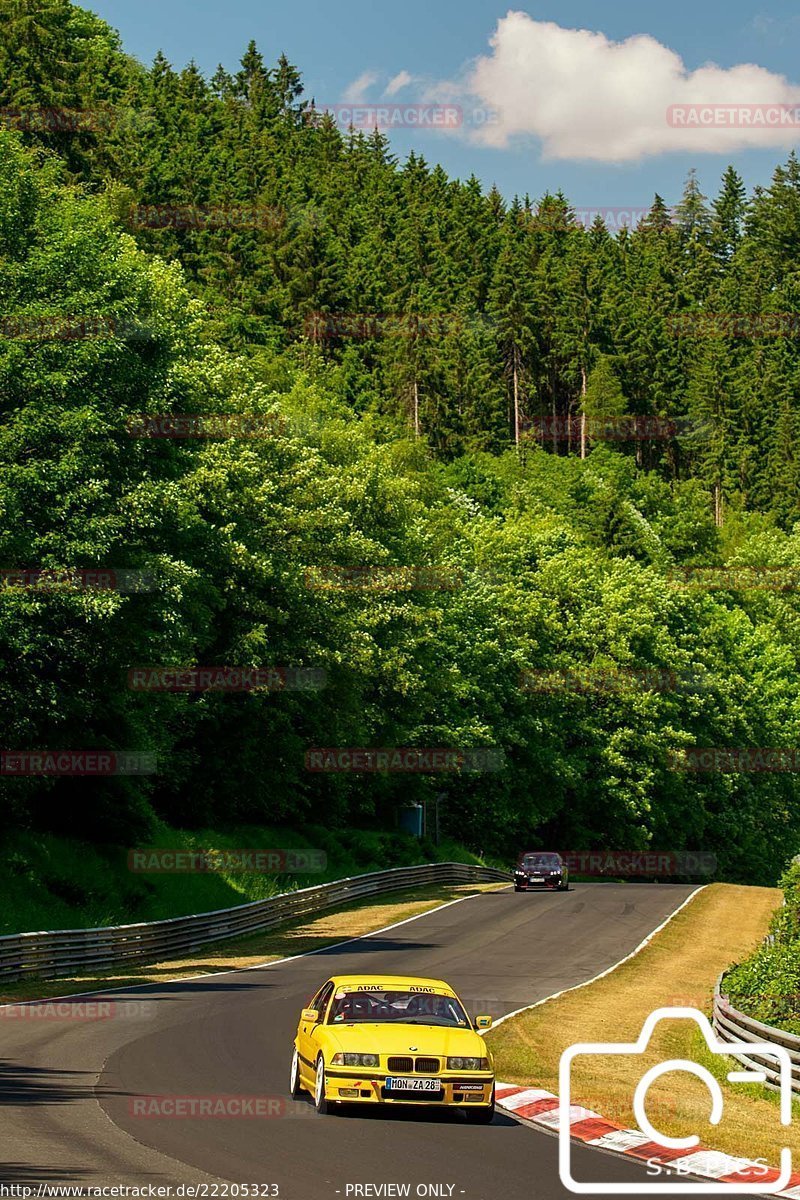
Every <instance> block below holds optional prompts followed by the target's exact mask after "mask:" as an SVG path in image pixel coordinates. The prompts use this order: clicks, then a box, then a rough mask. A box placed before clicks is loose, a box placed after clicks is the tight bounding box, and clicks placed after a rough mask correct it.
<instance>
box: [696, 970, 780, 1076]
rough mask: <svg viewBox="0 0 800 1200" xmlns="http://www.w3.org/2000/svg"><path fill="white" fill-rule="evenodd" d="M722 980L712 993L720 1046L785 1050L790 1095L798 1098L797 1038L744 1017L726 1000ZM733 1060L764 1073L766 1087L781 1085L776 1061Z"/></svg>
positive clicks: (749, 1057)
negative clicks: (744, 1044)
mask: <svg viewBox="0 0 800 1200" xmlns="http://www.w3.org/2000/svg"><path fill="white" fill-rule="evenodd" d="M722 986H723V977H722V975H720V977H719V979H718V980H717V986H716V989H715V991H714V1014H713V1026H714V1030H715V1032H716V1035H717V1037H718V1038H719V1040H720V1041H721V1042H732V1041H735V1042H772V1043H773V1044H774V1045H776V1046H784V1047H785V1048H786V1049H787V1050H788V1051H789V1057H790V1059H791V1060H792V1091H794V1092H797V1093H798V1094H800V1037H798V1036H797V1035H796V1034H793V1033H787V1032H786V1030H785V1029H775V1028H773V1026H772V1025H764V1024H762V1022H761V1021H756V1020H755V1019H754V1018H753V1017H748V1016H745V1014H744V1013H741V1012H738V1010H737V1009H735V1008H734V1007H733V1005H732V1004H731V1003H730V1001H729V1000H728V998H727V996H726V995H725V994H724V992H723V991H722ZM732 1057H733V1058H736V1059H738V1060H739V1061H740V1062H742V1063H744V1065H745V1066H747V1067H750V1069H751V1070H756V1071H763V1072H764V1074H765V1075H766V1077H767V1086H768V1087H773V1088H776V1087H778V1085H779V1083H780V1075H779V1072H778V1071H777V1069H776V1065H775V1060H774V1059H770V1058H764V1057H763V1056H760V1055H758V1054H755V1053H754V1054H752V1055H749V1054H744V1053H742V1054H733V1055H732Z"/></svg>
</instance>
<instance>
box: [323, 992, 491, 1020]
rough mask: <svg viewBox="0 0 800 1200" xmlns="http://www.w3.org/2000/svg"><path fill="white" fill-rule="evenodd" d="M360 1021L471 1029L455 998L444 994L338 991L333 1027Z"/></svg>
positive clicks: (332, 1006) (332, 1015)
mask: <svg viewBox="0 0 800 1200" xmlns="http://www.w3.org/2000/svg"><path fill="white" fill-rule="evenodd" d="M356 1021H363V1022H369V1023H370V1024H375V1023H377V1024H400V1025H446V1026H452V1027H455V1028H458V1027H461V1028H464V1027H468V1026H469V1019H468V1018H467V1014H466V1013H465V1012H464V1009H463V1008H462V1007H461V1004H460V1003H459V1001H458V1000H456V998H455V996H447V995H445V994H444V993H441V992H394V991H392V992H388V991H386V992H384V991H369V992H337V993H336V995H335V997H334V999H333V1003H332V1004H331V1007H330V1011H329V1013H328V1024H329V1025H343V1024H350V1023H352V1022H356Z"/></svg>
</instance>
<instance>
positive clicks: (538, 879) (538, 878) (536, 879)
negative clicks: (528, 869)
mask: <svg viewBox="0 0 800 1200" xmlns="http://www.w3.org/2000/svg"><path fill="white" fill-rule="evenodd" d="M531 883H544V876H543V875H534V877H533V879H532V880H531Z"/></svg>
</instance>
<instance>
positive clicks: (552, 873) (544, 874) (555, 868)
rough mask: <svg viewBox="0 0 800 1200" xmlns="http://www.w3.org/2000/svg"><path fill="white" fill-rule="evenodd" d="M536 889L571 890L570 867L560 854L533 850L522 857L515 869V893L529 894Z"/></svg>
mask: <svg viewBox="0 0 800 1200" xmlns="http://www.w3.org/2000/svg"><path fill="white" fill-rule="evenodd" d="M534 888H549V889H551V890H552V891H559V892H566V891H568V890H569V867H568V866H567V864H566V863H565V862H564V860H563V858H562V857H561V855H560V854H554V853H552V852H551V851H543V850H535V851H533V850H532V851H529V852H528V853H527V854H523V855H521V857H520V860H519V862H518V863H517V865H516V867H515V868H514V891H515V892H528V891H533V890H534Z"/></svg>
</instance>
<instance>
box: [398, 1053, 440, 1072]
mask: <svg viewBox="0 0 800 1200" xmlns="http://www.w3.org/2000/svg"><path fill="white" fill-rule="evenodd" d="M387 1066H388V1068H389V1070H390V1071H397V1072H398V1073H399V1074H406V1075H407V1074H408V1073H409V1072H410V1071H414V1072H416V1074H417V1075H435V1074H436V1072H437V1071H438V1070H439V1059H438V1058H417V1059H413V1058H411V1057H410V1056H408V1057H407V1056H405V1055H395V1056H393V1057H390V1058H389V1059H388V1061H387Z"/></svg>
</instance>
